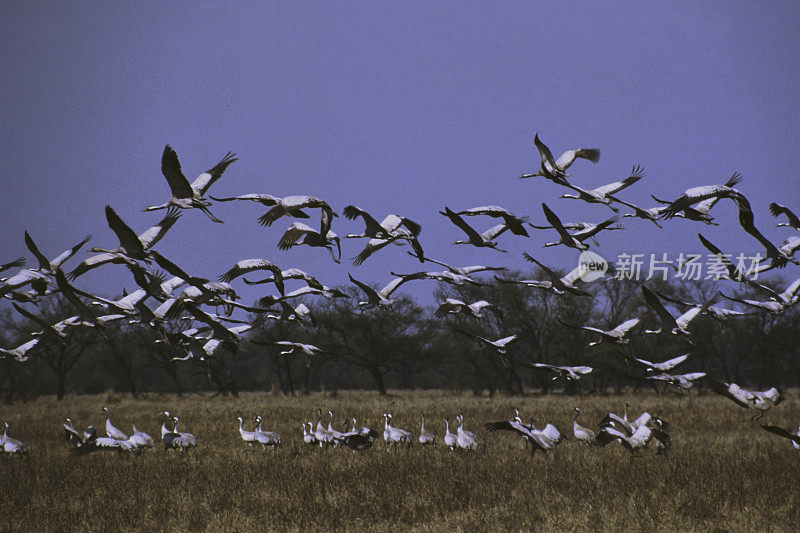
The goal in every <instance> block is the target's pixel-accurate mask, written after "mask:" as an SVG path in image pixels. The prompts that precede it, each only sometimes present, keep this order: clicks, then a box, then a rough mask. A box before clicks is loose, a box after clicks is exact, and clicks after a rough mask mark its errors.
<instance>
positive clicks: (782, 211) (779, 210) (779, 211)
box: [769, 202, 800, 230]
mask: <svg viewBox="0 0 800 533" xmlns="http://www.w3.org/2000/svg"><path fill="white" fill-rule="evenodd" d="M769 212H770V213H772V216H774V217H777V216H780V215H786V217H787V218H788V219H789V225H790V226H791V227H793V228H794V229H798V230H800V218H798V216H797V215H795V214H794V213H792V211H791V210H790V209H789V208H788V207H786V206H784V205H781V204H778V203H775V202H772V203H771V204H769Z"/></svg>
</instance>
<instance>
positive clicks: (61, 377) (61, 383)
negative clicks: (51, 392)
mask: <svg viewBox="0 0 800 533" xmlns="http://www.w3.org/2000/svg"><path fill="white" fill-rule="evenodd" d="M56 377H57V378H58V389H57V393H56V397H57V398H58V399H59V400H63V399H64V392H65V390H66V381H67V373H66V372H59V373H58V374H57V375H56Z"/></svg>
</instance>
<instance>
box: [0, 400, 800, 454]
mask: <svg viewBox="0 0 800 533" xmlns="http://www.w3.org/2000/svg"><path fill="white" fill-rule="evenodd" d="M630 407H631V406H630V405H629V404H627V403H626V404H625V410H624V412H623V414H622V416H620V415H618V414H615V413H611V412H609V413H607V414H606V415H605V416H603V417H602V419H601V420H600V421H599V423H598V430H597V431H594V430H592V429H591V428H588V427H586V426H583V425H581V424H580V423H579V422H578V418H579V417H580V416H581V411H580V409H579V408H577V407H575V409H574V414H573V417H572V434H573V436H574V438H575V440H576V441H577V442H578V443H581V444H588V445H592V446H598V447H605V446H606V445H608V444H609V443H612V442H615V441H616V442H618V443H619V444H620V445H622V446H623V447H624V448H626V449H627V450H628V451H630V452H631V453H634V452H638V451H640V450H643V449H645V448H647V447H648V445H649V444H650V442H653V443H654V448H655V450H656V454H661V453H664V452H666V451H668V450H669V448H670V446H671V445H672V438H671V436H670V435H669V434H668V433H667V430H668V429H669V427H670V424H669V423H668V422H666V421H665V420H663V419H662V418H659V417H658V416H656V415H654V414H651V413H649V412H647V411H645V412H643V413H641V414H640V415H639V416H638V417H636V418H635V419H630V418H629V417H628V409H629V408H630ZM102 411H103V412H104V413H105V416H106V421H105V432H106V436H105V437H98V436H97V431H96V429H95V427H94V426H91V425H90V426H88V427H87V428H86V429H85V430H84V431H82V432H81V431H78V430H77V429H75V427H73V422H72V419H70V418H67V419H66V420H65V421H64V423H63V429H64V436H65V438H66V440H67V442H69V444H70V445H71V448H72V452H71V453H72V454H73V455H86V454H89V453H92V452H96V451H116V452H118V453H125V452H128V453H137V454H138V453H141V452H142V451H144V450H146V449H148V448H153V447H154V445H155V441H154V439H153V438H152V437H151V436H150V435H148V434H147V433H145V432H143V431H141V430H139V429H137V428H136V424H133V425H132V429H133V431H132V433H130V434H126V433H125V432H123V431H122V430H120V429H118V428H117V427H115V426H114V425H113V424H112V423H111V414H110V412H109V410H108V408H107V407H103V409H102ZM514 411H515V416H514V417H513V418H511V419H509V420H502V421H497V422H487V423H486V424H484V429H486V430H487V431H489V432H494V431H509V432H512V433H515V434H516V435H518V436H519V437H521V438H522V439H523V441H524V443H525V445H526V447H527V446H530V450H531V455H534V454H535V453H536V451H542V452H548V451H550V450H553V449H555V448H556V447H558V445H559V444H561V442H563V441H564V440H566V439H567V438H568V437H567V436H566V434H565V433H563V432H562V431H561V430H560V429H559V428H558V427H557V426H556V425H555V424H552V423H547V424H546V425H545V426H544V427H543V428H537V427H536V425H535V424H534V420H533V418H531V419H530V421H529V423H527V424H526V423H525V422H523V421H522V418H521V416H520V413H519V410H518V409H514ZM328 415H329V419H328V424H327V427H326V426H325V425H324V424H323V415H322V410H321V409H318V410H317V420H316V425H315V424H314V422H313V421H311V420H309V421H305V422H302V423H301V427H302V429H303V443H304V444H305V445H307V446H310V447H319V448H329V447H330V448H336V447H341V448H348V449H350V450H352V451H354V452H360V451H363V450H366V449H368V448H371V447H372V446H373V444H374V443H375V441H376V440H378V439H380V437H381V434H380V433H378V432H377V431H376V430H374V429H372V428H369V427H367V426H359V425H358V422H357V421H356V419H355V418H352V419H351V421H350V420H349V421H347V422H346V423H345V426H344V428H343V431H338V430H337V429H336V428H335V427H334V425H333V417H334V416H333V411H328ZM161 416H162V417H163V420H164V421H163V423H162V425H161V442H162V443H163V447H164V453H166V452H167V451H168V450H176V451H180V452H182V451H186V450H190V449H192V448H195V447H197V438H196V437H195V436H194V435H193V434H191V433H186V432H181V431H178V422H179V421H180V420H179V418H178V417H177V416H173V415H171V414H170V413H169V411H162V412H161ZM382 418H383V421H384V425H383V440H384V443H385V445H386V451H387V452H388V451H391V450H396V449H397V448H398V447H405V448H406V450H407V451H408V450H410V449H411V447H412V446H413V445H414V443H415V442H419V444H420V445H421V446H422V447H423V448H425V447H428V446H430V447H436V445H437V444H438V443H439V442H443V443H444V446H446V447H447V448H449V449H450V450H451V451H464V452H469V451H475V450H476V449H477V448H478V437H477V436H476V435H475V433H473V432H471V431H468V430H466V429H464V414H463V413H460V414H458V415H457V416H456V417H455V419H454V421H455V424H454V425H453V427H454V428H455V430H456V431H455V433H453V432H452V431H451V426H450V419H449V418H445V420H444V423H445V431H444V435H443V437H442V439H441V441H439V440H438V439H437V436H436V434H435V433H433V432H431V431H430V430H426V428H425V415H424V414H423V415H422V421H421V424H420V430H419V433H418V434H417V438H416V439H415V438H414V434H413V433H412V432H411V431H408V430H405V429H402V428H400V427H396V426H393V425H392V419H393V415H392V414H391V413H383V415H382ZM236 420H237V421H238V422H239V435H240V436H241V438H242V440H243V441H244V443H246V444H247V445H248V447H249V448H248V449H251V450H255V449H256V448H257V447H258V446H261V449H262V450H265V449H267V448H268V447H269V448H271V449H273V450H275V449H276V448H278V447H279V446H281V437H280V435H279V434H278V433H277V432H274V431H265V430H263V429H262V418H261V416H260V415H257V416H255V417H254V419H253V429H252V430H247V429H245V428H244V419H243V418H242V417H241V416H238V417H237V419H236ZM170 422H172V428H169V427H168V424H169V423H170ZM8 427H9V424H8V422H6V423H5V432H4V433H3V435H2V436H0V445H2V449H3V451H4V452H5V453H6V454H11V455H17V456H25V455H28V453H29V451H30V449H29V447H28V446H27V445H25V444H23V443H22V442H20V441H19V440H16V439H13V438H11V437H9V436H8ZM762 427H763V428H764V429H765V430H767V431H769V432H771V433H774V434H776V435H779V436H781V437H784V438H786V439H788V440H789V441H790V442H791V444H792V445H793V446H794V447H795V448H796V449H798V450H800V428H798V430H797V433H792V432H791V431H789V430H787V429H784V428H781V427H778V426H772V425H763V424H762Z"/></svg>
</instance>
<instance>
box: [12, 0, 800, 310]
mask: <svg viewBox="0 0 800 533" xmlns="http://www.w3.org/2000/svg"><path fill="white" fill-rule="evenodd" d="M137 4H139V3H137ZM539 4H541V5H536V4H534V3H531V2H520V3H502V4H499V5H501V6H502V7H500V8H498V7H497V6H498V4H495V3H490V4H476V5H474V6H471V7H469V8H468V7H465V5H466V4H465V3H464V2H435V3H431V2H419V3H412V2H401V3H395V2H392V3H389V2H363V3H355V2H346V3H335V2H313V3H304V4H303V3H287V4H283V5H274V6H272V7H266V6H265V5H264V4H262V3H259V2H235V3H227V2H226V3H216V2H160V3H143V5H142V4H139V5H134V3H132V2H85V1H84V2H47V1H46V2H15V3H10V4H7V5H6V6H5V7H4V9H3V16H2V17H0V84H1V85H0V86H2V98H0V121H1V122H2V124H3V127H2V129H1V130H0V156H2V161H3V165H2V170H0V176H2V182H3V184H4V189H5V191H6V196H5V200H4V210H3V214H2V215H1V216H0V234H1V235H2V238H3V240H2V242H3V250H2V257H0V262H4V261H7V260H10V259H12V258H14V257H18V256H20V255H26V256H28V257H29V260H30V259H32V258H31V256H30V254H29V253H28V252H27V250H26V249H25V247H24V243H23V231H24V230H25V229H27V230H29V231H30V232H31V234H32V235H33V237H34V239H35V240H36V241H37V243H38V244H39V246H40V248H41V249H42V250H43V251H44V252H45V254H46V255H48V256H51V257H52V256H55V255H56V254H57V253H60V252H61V251H62V250H64V249H65V248H67V247H69V246H72V245H73V244H75V243H76V242H78V241H79V240H80V239H81V238H82V237H83V236H84V235H85V234H87V233H91V234H92V235H93V240H92V241H91V243H90V244H89V246H92V245H94V246H106V247H111V246H116V241H115V237H114V234H113V233H112V232H111V230H110V229H109V228H108V227H107V225H106V222H105V217H104V213H103V208H104V206H105V205H106V204H110V205H112V206H113V207H114V208H115V210H116V211H117V212H118V213H119V214H120V216H121V217H122V218H123V219H124V220H125V221H127V222H128V224H129V225H130V226H131V227H132V228H133V229H134V230H135V231H137V232H140V231H143V230H144V229H146V228H147V227H149V226H150V225H151V224H153V223H155V222H157V221H158V220H159V219H160V218H161V216H162V215H163V212H157V213H143V212H142V209H143V208H144V207H145V206H146V205H148V204H156V203H162V202H164V201H166V200H167V198H169V196H170V194H169V188H168V186H167V183H166V181H165V180H164V178H163V177H162V175H161V172H160V158H161V152H162V150H163V148H164V145H165V144H167V143H169V144H171V145H172V146H173V147H174V148H175V149H176V151H177V152H178V155H179V157H180V159H181V162H182V165H183V169H184V172H185V173H186V174H187V176H188V177H189V178H190V180H191V179H194V177H195V176H196V175H197V174H199V173H200V172H201V171H203V170H206V169H207V168H209V167H211V166H212V165H214V164H215V163H216V162H217V161H219V160H220V159H221V158H222V156H224V155H225V153H226V152H227V151H228V150H231V151H234V152H236V153H237V155H238V157H239V158H240V160H239V161H238V162H236V163H234V164H233V165H232V166H231V167H230V168H229V169H228V171H227V172H226V173H225V175H224V176H223V178H222V179H221V180H220V181H219V182H217V183H216V184H215V185H214V186H213V187H212V189H211V193H212V194H214V195H236V194H243V193H250V192H256V193H270V194H273V195H276V196H285V195H290V194H311V195H315V196H319V197H321V198H323V199H325V200H327V201H328V202H329V203H330V204H331V205H332V206H333V207H334V209H336V210H337V211H339V212H341V209H342V208H343V207H344V206H345V205H347V204H349V203H355V204H356V205H358V206H359V207H362V208H364V209H367V210H369V211H371V212H373V213H374V214H375V215H376V217H378V218H379V219H381V218H382V217H383V216H384V215H385V214H387V213H390V212H391V213H397V214H401V215H405V216H408V217H409V218H412V219H414V220H416V221H418V222H420V223H421V224H422V225H423V232H422V235H421V241H422V244H423V246H424V247H425V250H426V253H427V254H428V255H429V256H431V257H433V258H438V259H444V260H447V261H450V262H452V263H454V264H458V265H463V264H476V263H477V264H495V265H506V266H510V267H514V268H525V269H527V268H528V264H527V263H525V261H524V260H523V259H522V256H521V251H523V250H528V251H530V252H531V253H532V254H533V255H534V256H536V257H538V258H540V260H542V261H543V262H545V263H546V264H549V265H551V266H560V267H564V268H567V267H568V268H572V267H573V266H574V265H575V264H576V262H577V259H576V254H575V253H574V251H572V250H568V249H565V248H563V247H562V248H560V249H552V248H548V249H546V250H544V249H542V248H541V246H542V244H543V243H544V242H546V241H548V240H553V239H554V234H553V233H534V234H533V235H532V237H531V238H530V239H524V238H519V237H514V236H512V235H504V236H502V237H501V238H500V242H501V245H500V246H501V247H502V248H506V249H508V250H509V253H507V254H501V253H497V252H494V251H492V250H480V249H476V248H472V247H466V246H456V247H454V246H450V245H449V244H450V243H451V242H452V241H454V240H456V239H460V238H462V237H463V234H462V233H461V232H460V230H458V229H457V228H456V227H455V226H453V225H451V224H450V222H449V221H448V220H447V219H445V218H444V217H442V216H441V215H439V214H438V213H437V211H439V210H441V209H443V207H444V206H448V207H450V208H452V209H454V210H459V209H466V208H469V207H474V206H477V205H484V204H498V205H501V206H504V207H506V208H507V209H509V210H512V211H514V212H516V213H519V214H528V215H530V216H531V219H532V221H534V222H543V221H544V217H543V215H542V211H541V207H540V204H541V202H542V201H546V202H547V203H548V205H549V206H550V207H551V208H552V209H553V210H554V211H555V212H556V213H558V214H559V216H560V217H561V219H562V220H564V221H570V220H590V221H600V220H602V219H604V218H607V216H608V215H609V214H610V213H611V212H610V210H608V209H607V208H606V207H604V206H598V205H588V204H585V203H583V202H576V201H572V200H559V199H558V196H559V195H560V194H562V193H563V192H566V191H563V190H562V189H561V188H560V187H558V186H557V185H555V184H552V183H550V182H547V181H543V180H542V181H535V180H522V181H520V180H518V179H517V177H518V176H519V175H520V174H522V173H523V172H530V171H534V170H535V169H536V168H537V167H538V165H539V156H538V153H537V152H536V150H535V148H534V147H533V143H532V141H533V135H534V133H535V132H537V131H538V132H539V133H540V136H541V137H542V139H543V140H544V141H545V142H546V143H547V144H548V145H549V146H550V147H551V148H552V149H553V151H554V152H555V153H556V156H558V154H560V153H561V151H563V150H565V149H567V148H577V147H598V148H600V149H601V150H602V157H601V160H600V162H599V163H598V164H597V165H592V164H590V163H588V162H586V161H579V162H577V163H576V164H575V166H573V167H572V169H571V170H570V171H571V173H572V176H573V178H572V179H573V181H574V182H575V183H576V184H578V185H581V186H584V187H587V188H592V187H596V186H599V185H602V184H605V183H607V182H609V181H616V180H617V179H619V178H622V177H624V176H627V173H628V172H630V169H631V167H632V166H633V165H634V164H640V165H643V166H644V168H645V170H646V173H647V177H646V178H644V179H643V180H641V181H640V182H639V183H637V184H635V185H634V186H633V187H631V188H630V189H628V190H627V191H625V192H624V193H622V194H621V195H620V196H621V197H622V198H624V199H626V200H628V201H631V202H634V203H637V204H639V205H642V206H643V207H651V206H652V205H653V202H652V201H650V199H649V194H650V193H655V194H657V195H660V196H663V197H667V198H675V197H677V196H678V195H679V194H680V193H681V192H682V191H683V190H684V189H686V188H688V187H692V186H697V185H708V184H714V183H722V182H724V181H725V180H726V179H727V178H728V177H729V176H730V175H731V174H732V173H733V172H734V171H739V172H741V173H742V174H743V176H744V181H743V182H742V184H741V185H740V186H739V187H738V188H739V189H740V190H741V191H742V192H744V193H745V194H746V195H747V196H748V198H750V200H751V202H752V204H753V208H754V210H755V212H756V223H757V225H758V227H759V228H760V229H761V230H762V231H763V232H764V233H765V234H766V235H767V236H768V237H769V238H770V239H771V240H772V241H773V242H776V243H777V244H780V243H781V242H782V241H783V239H784V238H786V237H787V236H788V235H789V234H790V233H789V232H787V231H786V230H785V229H782V228H781V229H777V228H774V219H773V218H772V217H771V216H769V214H768V212H767V205H768V204H769V202H771V201H779V202H781V203H785V204H787V205H788V206H789V207H791V208H793V209H794V210H795V211H797V212H800V194H798V192H800V185H799V183H800V182H798V179H797V175H798V161H800V153H799V152H800V144H798V141H797V137H798V135H797V134H798V131H797V129H798V126H797V125H798V124H800V100H798V97H797V94H798V92H797V91H798V89H797V88H798V87H800V70H798V68H797V54H798V50H800V33H799V32H798V31H797V28H798V27H800V5H798V4H797V3H792V2H782V3H775V4H773V5H771V6H770V7H769V8H768V9H764V6H763V5H760V4H755V3H751V2H748V3H743V2H725V3H721V2H708V3H703V4H702V5H698V4H695V3H685V2H679V3H673V4H671V5H663V4H652V3H647V4H643V3H633V2H617V3H612V4H606V5H605V7H604V8H601V7H599V6H597V5H596V3H594V2H575V3H569V4H564V3H560V2H557V3H539ZM212 209H213V211H214V213H215V214H216V215H217V216H219V217H220V218H222V219H223V220H225V222H226V223H225V224H213V223H211V222H210V221H209V220H208V219H207V218H206V217H205V216H204V215H203V214H202V213H200V212H199V211H190V212H185V213H184V216H183V218H182V219H181V221H180V222H179V223H178V224H177V225H176V226H175V227H174V228H173V229H172V230H171V231H170V233H168V234H167V236H166V237H165V239H164V240H163V241H162V242H161V243H160V244H159V245H158V247H157V249H158V250H159V251H160V252H161V253H163V254H164V255H166V256H168V257H170V258H171V259H174V260H175V261H176V262H178V263H179V264H181V265H182V266H184V267H185V268H186V269H187V270H190V271H191V272H192V273H194V274H196V275H200V276H205V277H212V278H216V276H218V275H219V274H221V273H222V272H224V271H225V270H227V269H228V268H229V267H230V266H232V265H233V263H234V262H235V261H237V260H239V259H245V258H253V257H264V258H267V259H270V260H272V261H274V262H276V263H278V264H279V265H281V266H282V267H283V268H289V267H298V268H303V269H307V270H308V271H309V272H311V273H313V274H316V275H318V276H319V277H321V278H322V279H323V281H325V282H327V283H328V284H329V285H335V284H339V283H344V282H346V280H347V273H348V272H350V273H352V274H353V275H354V277H356V278H359V279H361V280H365V281H371V282H376V283H380V284H383V283H386V282H388V281H389V279H390V276H389V270H395V271H400V272H412V271H415V270H418V269H419V264H418V263H416V262H415V261H414V260H413V259H411V258H410V257H408V256H406V255H405V254H404V253H403V249H400V248H396V247H392V249H389V250H384V251H382V252H379V253H378V254H376V255H375V256H373V257H372V258H370V259H369V260H368V261H367V263H366V264H365V265H363V266H361V267H353V266H352V265H351V264H350V262H349V261H343V264H342V265H341V266H337V265H334V264H333V263H332V262H331V261H330V260H329V256H328V255H327V252H325V251H324V250H316V249H311V250H303V249H300V248H296V249H294V250H291V251H289V252H281V251H279V250H278V249H277V246H276V244H277V241H278V239H279V238H280V236H281V234H282V233H283V230H284V229H285V228H286V227H288V225H289V224H290V223H291V220H289V219H288V218H287V219H283V220H280V221H279V222H277V223H276V224H275V225H274V226H273V227H271V228H262V227H261V226H259V225H258V223H257V222H256V219H257V218H258V217H259V216H260V215H261V214H262V213H263V212H264V211H265V209H263V208H262V207H261V206H258V205H256V204H252V205H251V204H249V203H238V204H224V205H217V206H215V207H214V208H212ZM712 214H713V215H715V216H716V217H717V220H718V221H719V222H721V226H720V227H716V228H709V227H708V226H703V225H700V224H698V223H692V222H686V221H682V220H677V219H676V220H673V221H671V222H669V223H667V224H666V226H665V229H664V230H661V231H659V230H657V229H656V228H655V226H653V225H652V224H650V223H649V222H646V221H642V220H638V219H625V221H624V225H625V227H626V229H625V231H620V232H614V233H610V234H605V235H601V237H600V243H601V247H599V248H595V249H594V250H595V251H597V252H599V253H600V254H602V255H604V256H605V257H606V258H615V257H616V255H617V254H618V253H619V252H621V251H628V252H633V251H636V252H642V253H651V252H658V253H661V252H668V253H670V254H674V255H676V254H677V253H678V252H681V251H685V252H705V250H703V249H702V248H701V246H700V243H699V242H698V239H697V236H696V234H697V232H698V231H700V232H702V233H703V234H704V235H705V236H706V237H708V238H709V239H710V240H711V241H712V242H714V243H715V244H717V245H718V246H720V247H721V248H722V249H723V250H724V251H726V252H731V253H738V252H747V253H753V252H757V251H762V253H763V249H762V248H761V247H760V246H759V245H758V243H757V242H756V241H755V240H754V239H752V238H751V237H749V236H748V235H747V234H745V233H744V231H743V230H742V229H741V228H740V227H739V226H738V223H737V221H736V212H735V208H734V206H733V205H732V204H731V203H730V202H725V203H721V204H720V205H718V206H717V207H716V208H715V211H714V212H712ZM471 221H474V222H475V225H476V227H479V228H480V231H482V230H484V229H486V228H488V227H489V226H491V225H493V223H494V221H493V220H490V219H486V220H485V221H483V220H481V221H478V220H476V219H472V220H471ZM316 224H317V222H315V223H314V225H316ZM333 229H334V231H336V232H337V233H338V234H339V235H344V234H346V233H348V232H360V231H361V229H362V228H361V224H360V222H358V223H355V222H350V221H347V220H345V219H344V218H340V219H337V220H336V221H335V223H334V227H333ZM362 244H363V241H348V242H345V243H343V245H344V255H345V256H346V257H348V258H349V257H352V256H354V255H355V254H356V253H358V251H359V250H360V249H361V246H362ZM83 257H85V255H84V254H81V255H80V256H79V258H77V259H82V258H83ZM77 262H78V261H77V260H76V259H73V260H72V262H71V263H70V264H69V266H70V267H74V266H75V265H76V264H77ZM427 268H428V266H426V269H427ZM796 273H797V267H790V268H789V269H787V271H786V275H787V276H792V275H796ZM123 284H124V285H125V286H127V287H128V288H131V287H132V286H133V283H132V281H131V280H128V277H127V275H125V272H124V271H120V270H119V269H118V268H117V267H114V266H109V267H105V268H103V269H102V270H97V271H95V273H93V274H91V275H87V276H84V277H82V278H80V279H79V281H78V282H77V285H78V286H80V287H81V288H84V289H90V290H92V289H94V290H97V291H100V292H112V293H113V292H118V291H119V289H121V287H122V285H123ZM236 286H237V288H241V289H242V290H241V293H243V294H245V295H246V299H250V298H252V297H254V296H256V295H257V294H259V293H257V292H248V291H246V290H245V289H244V288H243V286H242V285H241V284H240V283H238V284H237V285H236ZM293 286H294V285H293ZM407 287H409V289H410V290H411V291H412V292H414V293H415V294H418V295H420V296H424V297H425V298H429V296H427V295H428V294H429V293H430V292H431V290H432V289H433V282H420V283H417V284H416V285H414V286H413V287H412V286H411V285H408V286H407Z"/></svg>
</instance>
